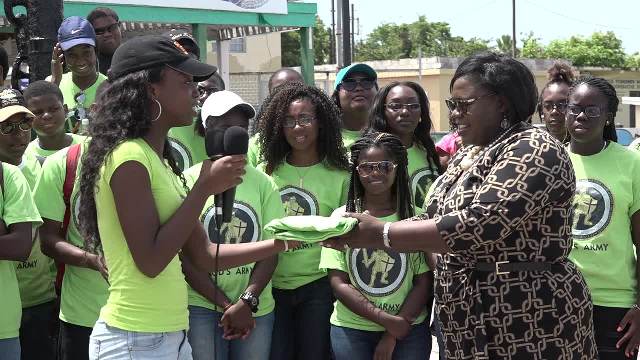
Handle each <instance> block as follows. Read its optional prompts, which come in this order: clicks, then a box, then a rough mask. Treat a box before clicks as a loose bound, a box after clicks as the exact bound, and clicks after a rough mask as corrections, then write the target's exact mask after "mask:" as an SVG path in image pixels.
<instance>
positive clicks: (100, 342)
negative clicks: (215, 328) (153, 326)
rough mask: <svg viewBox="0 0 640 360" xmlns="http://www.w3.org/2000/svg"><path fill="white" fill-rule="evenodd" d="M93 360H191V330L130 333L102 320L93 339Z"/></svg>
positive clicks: (97, 325) (92, 335) (90, 353)
mask: <svg viewBox="0 0 640 360" xmlns="http://www.w3.org/2000/svg"><path fill="white" fill-rule="evenodd" d="M89 359H91V360H116V359H118V360H119V359H132V360H151V359H154V360H191V359H192V357H191V346H189V340H188V339H187V331H186V330H182V331H175V332H165V333H148V332H137V331H127V330H122V329H118V328H115V327H113V326H109V325H107V324H106V323H105V322H104V321H103V320H100V319H99V320H98V321H97V322H96V324H95V326H94V327H93V331H92V332H91V338H90V339H89Z"/></svg>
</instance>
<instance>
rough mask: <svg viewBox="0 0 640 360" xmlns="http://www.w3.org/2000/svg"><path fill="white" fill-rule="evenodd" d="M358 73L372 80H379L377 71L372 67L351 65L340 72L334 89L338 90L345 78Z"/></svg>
mask: <svg viewBox="0 0 640 360" xmlns="http://www.w3.org/2000/svg"><path fill="white" fill-rule="evenodd" d="M356 72H359V73H363V74H366V75H367V76H368V77H369V78H371V79H372V80H377V79H378V74H377V73H376V71H375V70H373V68H372V67H371V66H369V65H367V64H351V65H349V66H347V67H344V68H342V69H340V71H338V74H337V75H336V81H335V82H334V83H333V89H334V90H336V89H337V88H338V85H340V83H341V82H342V80H344V78H346V77H347V76H348V75H349V74H352V73H356Z"/></svg>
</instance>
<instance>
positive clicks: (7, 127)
mask: <svg viewBox="0 0 640 360" xmlns="http://www.w3.org/2000/svg"><path fill="white" fill-rule="evenodd" d="M32 127H33V120H32V119H30V118H25V119H24V120H22V121H20V122H19V123H16V122H12V123H10V122H6V121H5V122H1V123H0V134H2V135H9V134H12V133H13V132H14V131H16V129H20V130H21V131H30V130H31V128H32Z"/></svg>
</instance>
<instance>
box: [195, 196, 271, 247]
mask: <svg viewBox="0 0 640 360" xmlns="http://www.w3.org/2000/svg"><path fill="white" fill-rule="evenodd" d="M201 221H202V223H203V224H204V229H205V230H206V231H207V236H208V237H209V239H210V240H211V242H212V243H214V244H215V243H218V232H217V228H216V218H215V205H211V206H210V207H209V208H208V209H207V211H205V213H204V214H203V215H202V217H201ZM260 231H261V229H260V222H259V221H258V215H257V213H256V211H255V210H254V209H253V207H251V205H249V204H247V203H244V202H242V201H238V200H236V201H235V202H234V203H233V215H232V217H231V221H230V222H228V223H224V224H222V226H221V227H220V237H221V238H222V242H221V244H240V243H249V242H256V241H258V240H259V239H260Z"/></svg>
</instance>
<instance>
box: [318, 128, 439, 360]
mask: <svg viewBox="0 0 640 360" xmlns="http://www.w3.org/2000/svg"><path fill="white" fill-rule="evenodd" d="M351 164H352V165H351V184H350V187H349V197H348V199H347V205H346V211H348V212H365V211H366V212H367V213H369V214H370V215H371V216H374V217H376V218H378V219H381V220H383V221H398V220H403V219H407V218H410V217H412V216H413V215H414V214H416V213H417V212H419V210H416V209H415V208H414V207H413V205H412V201H411V200H412V199H411V190H410V188H409V174H408V172H407V168H408V164H407V151H406V150H405V147H404V145H403V144H402V142H401V141H400V139H399V138H397V137H396V136H394V135H391V134H387V133H376V132H370V133H368V134H366V135H364V136H363V137H362V138H361V139H359V140H357V141H356V142H355V143H354V144H353V145H352V146H351ZM344 210H345V208H341V209H338V210H337V211H336V212H334V215H335V216H339V213H342V212H344ZM320 267H321V268H325V269H327V270H328V271H329V280H330V282H331V288H332V289H333V292H334V294H335V296H336V298H337V301H336V303H335V306H334V310H333V313H332V315H331V347H332V349H333V354H334V357H335V359H336V360H361V359H362V360H369V359H426V358H428V357H429V353H430V351H431V339H430V336H429V329H428V326H427V324H428V323H427V320H428V317H427V314H428V311H427V306H426V305H427V303H428V300H429V299H431V297H432V294H433V293H432V289H433V287H432V286H433V279H432V277H431V276H430V273H429V268H428V267H427V263H426V261H425V256H424V254H423V253H421V252H415V253H403V252H396V251H393V250H391V249H384V250H376V249H367V248H356V249H346V250H343V251H340V250H334V249H329V248H323V249H322V257H321V261H320Z"/></svg>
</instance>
